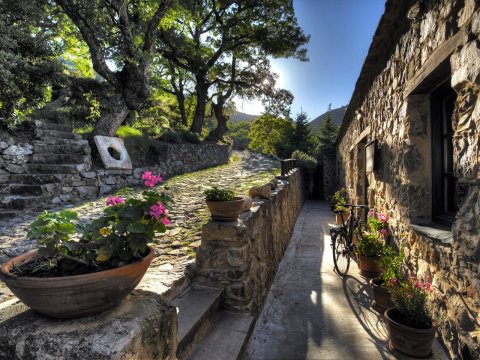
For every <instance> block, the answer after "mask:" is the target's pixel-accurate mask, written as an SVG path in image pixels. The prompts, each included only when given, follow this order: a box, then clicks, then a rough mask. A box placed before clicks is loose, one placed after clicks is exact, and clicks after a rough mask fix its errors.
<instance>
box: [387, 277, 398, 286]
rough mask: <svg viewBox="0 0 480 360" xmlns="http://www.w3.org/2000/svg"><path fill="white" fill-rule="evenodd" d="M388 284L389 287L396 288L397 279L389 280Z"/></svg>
mask: <svg viewBox="0 0 480 360" xmlns="http://www.w3.org/2000/svg"><path fill="white" fill-rule="evenodd" d="M387 284H388V286H396V285H397V279H395V278H393V279H388V282H387Z"/></svg>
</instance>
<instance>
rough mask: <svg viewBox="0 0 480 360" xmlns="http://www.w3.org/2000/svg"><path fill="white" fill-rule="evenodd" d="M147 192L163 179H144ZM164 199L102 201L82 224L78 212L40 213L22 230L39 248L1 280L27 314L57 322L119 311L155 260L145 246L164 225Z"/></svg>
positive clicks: (7, 268) (10, 265)
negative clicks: (30, 311) (97, 213)
mask: <svg viewBox="0 0 480 360" xmlns="http://www.w3.org/2000/svg"><path fill="white" fill-rule="evenodd" d="M142 179H143V180H144V182H145V185H146V186H149V187H152V188H153V187H154V186H155V185H156V184H157V183H158V182H160V181H162V178H161V177H160V176H159V175H158V176H155V175H152V174H151V173H150V172H146V173H144V174H143V176H142ZM170 201H171V198H170V196H169V195H168V194H167V193H166V192H164V191H163V192H156V191H154V190H153V189H152V190H146V191H144V192H143V193H142V198H139V199H137V198H130V199H122V198H120V197H109V198H108V199H107V204H106V208H105V209H104V211H103V214H102V215H101V216H100V217H99V218H97V219H95V220H93V221H92V222H91V223H88V224H81V223H79V222H78V221H77V220H78V216H77V213H76V212H74V211H69V210H63V211H60V212H57V213H49V212H46V211H45V212H44V213H42V214H41V215H40V216H39V217H38V219H37V220H35V221H34V222H33V223H32V224H31V226H30V228H29V233H28V235H29V237H30V238H33V239H36V240H37V242H38V244H39V249H37V250H32V251H29V252H27V253H25V254H22V255H20V256H17V257H15V258H13V259H10V260H8V261H7V262H5V263H3V264H2V266H1V270H0V274H1V277H2V280H3V281H4V282H5V284H6V285H7V286H8V287H9V288H10V290H12V292H13V293H14V294H15V295H16V296H17V297H18V298H19V299H20V300H21V301H22V302H24V303H25V304H26V305H28V306H29V307H31V308H32V309H34V310H36V311H38V312H40V313H43V314H45V315H49V316H52V317H58V318H77V317H83V316H89V315H94V314H97V313H99V312H102V311H105V310H107V309H110V308H112V307H114V306H115V305H117V304H119V303H120V301H121V300H122V299H123V298H125V297H126V296H127V295H128V294H129V293H130V292H131V291H132V290H133V289H134V288H135V286H136V285H137V284H138V283H139V282H140V280H141V279H142V277H143V275H144V274H145V272H146V271H147V268H148V266H149V264H150V262H151V261H152V259H153V258H154V257H155V250H154V249H153V248H151V247H149V246H148V243H150V242H151V241H152V239H153V237H154V235H155V233H156V232H160V233H163V232H165V231H166V225H168V224H169V222H170V220H169V218H168V208H169V205H168V204H169V202H170Z"/></svg>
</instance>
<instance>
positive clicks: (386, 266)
mask: <svg viewBox="0 0 480 360" xmlns="http://www.w3.org/2000/svg"><path fill="white" fill-rule="evenodd" d="M402 261H403V253H402V252H400V253H399V254H396V253H395V252H394V251H393V249H392V248H391V247H390V246H388V245H387V246H385V248H384V249H383V254H382V257H381V258H380V265H381V268H382V271H383V273H382V276H381V277H378V278H375V279H371V280H370V285H371V286H372V290H373V298H374V306H375V307H376V308H377V309H378V310H380V311H381V312H384V311H385V310H387V309H388V308H391V307H393V302H392V297H391V295H390V292H389V291H388V287H387V284H388V286H395V285H396V284H398V283H399V281H400V279H401V278H402V273H401V269H400V267H401V265H402Z"/></svg>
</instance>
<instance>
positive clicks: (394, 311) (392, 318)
mask: <svg viewBox="0 0 480 360" xmlns="http://www.w3.org/2000/svg"><path fill="white" fill-rule="evenodd" d="M389 291H390V293H391V294H392V301H393V304H394V307H393V308H390V309H388V310H386V311H385V313H384V317H385V321H386V323H387V328H388V337H389V345H390V347H391V348H395V349H397V350H398V351H400V352H401V353H403V354H406V355H409V356H413V357H427V356H429V355H430V354H431V352H432V344H433V340H434V339H435V326H434V324H433V320H432V317H431V312H430V309H429V306H428V304H427V298H428V294H429V293H430V292H431V278H430V277H427V279H426V281H425V282H422V281H420V280H418V279H416V278H415V277H413V276H410V277H409V278H408V279H407V280H406V281H403V282H401V283H400V284H398V285H397V284H395V285H394V286H389Z"/></svg>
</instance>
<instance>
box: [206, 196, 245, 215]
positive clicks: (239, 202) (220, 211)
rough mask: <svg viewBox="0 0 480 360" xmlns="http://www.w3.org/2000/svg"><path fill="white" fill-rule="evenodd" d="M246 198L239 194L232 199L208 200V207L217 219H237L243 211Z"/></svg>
mask: <svg viewBox="0 0 480 360" xmlns="http://www.w3.org/2000/svg"><path fill="white" fill-rule="evenodd" d="M243 202H244V198H243V197H240V196H237V197H235V199H234V200H232V201H207V206H208V209H209V210H210V213H211V214H212V220H215V221H235V220H237V219H238V215H240V213H241V212H242V207H243Z"/></svg>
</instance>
